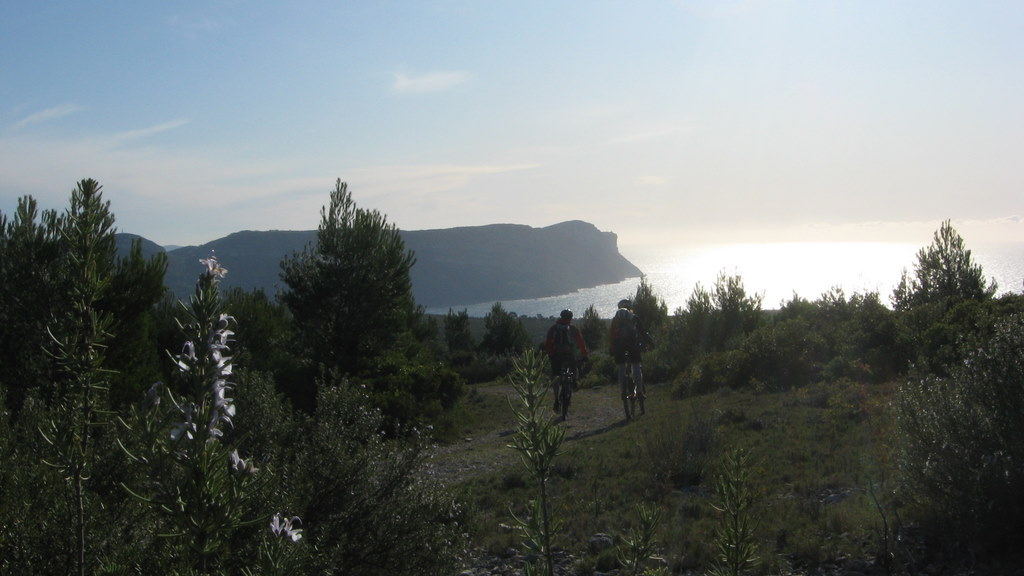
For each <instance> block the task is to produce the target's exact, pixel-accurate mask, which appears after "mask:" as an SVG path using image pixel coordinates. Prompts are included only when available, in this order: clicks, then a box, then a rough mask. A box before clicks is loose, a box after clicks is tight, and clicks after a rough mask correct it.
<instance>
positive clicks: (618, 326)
mask: <svg viewBox="0 0 1024 576" xmlns="http://www.w3.org/2000/svg"><path fill="white" fill-rule="evenodd" d="M612 323H613V324H614V325H615V342H614V343H613V344H614V346H615V349H616V350H619V351H624V350H626V349H627V348H631V347H633V346H636V345H637V330H636V316H635V315H634V314H633V313H632V312H630V311H629V310H626V309H625V308H619V309H618V310H617V311H616V312H615V316H614V317H612Z"/></svg>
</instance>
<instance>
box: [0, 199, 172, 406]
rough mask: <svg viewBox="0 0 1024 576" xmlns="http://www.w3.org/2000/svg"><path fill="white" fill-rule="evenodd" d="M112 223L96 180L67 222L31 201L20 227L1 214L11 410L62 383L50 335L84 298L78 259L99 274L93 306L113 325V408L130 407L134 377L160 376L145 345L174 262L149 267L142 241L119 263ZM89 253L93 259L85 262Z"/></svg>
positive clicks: (2, 310) (18, 217) (1, 379)
mask: <svg viewBox="0 0 1024 576" xmlns="http://www.w3.org/2000/svg"><path fill="white" fill-rule="evenodd" d="M113 223H114V216H113V214H112V213H111V212H110V203H109V202H104V201H103V198H102V187H101V186H100V185H99V183H98V182H96V181H95V180H91V179H86V180H82V181H80V182H79V183H78V184H77V186H76V188H75V190H73V191H72V193H71V199H70V206H69V208H68V210H67V212H66V213H65V214H63V215H61V216H58V214H57V212H55V211H52V210H47V211H44V212H42V213H41V214H40V213H39V211H38V208H37V204H36V201H35V200H34V199H32V198H31V197H24V198H21V199H19V201H18V207H17V209H16V211H15V213H14V216H13V220H10V221H9V220H8V219H7V217H6V216H5V215H3V214H2V213H0V323H2V324H3V326H4V330H3V331H2V332H0V350H2V352H0V363H2V364H3V366H4V370H3V371H0V385H4V386H6V387H7V388H8V390H9V391H10V393H9V394H8V405H9V406H11V407H12V408H14V409H15V410H17V409H18V407H20V406H21V403H22V401H23V399H24V397H25V395H26V394H27V393H28V391H29V390H32V389H35V388H41V387H45V386H46V385H47V383H48V382H50V381H51V380H53V378H54V377H55V375H54V371H55V370H57V367H56V366H55V365H54V363H53V362H52V361H51V360H52V356H51V354H52V353H53V351H54V350H53V348H54V345H55V342H54V341H53V340H52V339H51V338H50V336H49V335H48V332H47V330H48V328H52V326H51V324H52V322H53V320H54V319H55V318H64V317H65V316H66V313H67V312H66V311H67V310H69V309H70V308H71V307H72V306H73V302H74V301H76V299H80V296H81V294H80V293H76V290H81V289H82V288H81V287H76V286H75V278H74V277H73V276H72V274H73V271H74V267H75V264H74V263H73V262H70V261H69V259H70V258H73V257H77V258H79V259H81V258H87V259H89V260H90V261H91V262H92V265H94V266H95V267H96V268H95V270H94V271H93V272H91V273H92V274H94V275H95V277H96V279H97V280H99V281H101V282H102V283H103V287H102V288H103V289H102V291H101V292H98V293H96V294H95V299H94V302H92V304H91V306H92V307H93V308H94V309H95V310H96V311H97V312H98V313H100V314H102V315H104V316H106V317H107V318H108V321H109V322H110V323H111V325H110V326H108V328H109V330H108V332H109V335H108V337H107V338H106V341H105V343H104V355H105V356H106V367H107V368H110V369H111V372H109V373H108V374H107V375H106V380H107V384H108V386H109V387H110V388H111V394H110V395H111V398H112V401H113V403H114V405H115V406H123V405H124V402H125V401H126V400H127V399H128V398H130V397H132V396H133V394H134V393H135V392H139V389H137V388H133V386H137V384H136V383H135V382H136V381H135V380H133V379H134V378H137V377H139V378H142V377H152V376H154V375H155V374H156V373H157V371H158V368H157V366H158V356H157V354H156V353H155V350H154V349H153V348H152V347H149V346H147V347H143V348H142V349H140V348H139V345H140V344H141V343H143V342H146V343H150V344H151V343H152V341H151V339H150V336H151V334H150V333H149V329H150V323H149V319H148V309H149V307H150V306H152V305H153V303H155V302H157V301H158V300H159V299H160V297H161V294H162V291H163V273H164V270H166V267H167V260H166V258H165V257H164V256H163V255H158V256H155V257H153V258H151V259H149V260H145V259H144V258H143V257H142V252H141V247H140V244H139V243H138V241H136V242H133V245H132V248H131V251H130V253H129V256H128V257H126V258H122V259H118V258H117V256H116V247H115V246H116V245H115V239H114V234H115V232H116V230H115V229H114V228H113ZM90 226H91V227H92V228H91V230H87V228H88V227H90ZM85 232H89V233H91V234H92V238H90V239H88V240H87V241H88V242H89V243H90V245H88V246H86V245H83V244H81V242H83V241H86V240H84V239H83V237H82V234H83V233H85ZM76 238H78V240H77V241H78V242H79V244H78V245H77V246H76V245H73V242H75V241H76V240H75V239H76ZM82 250H89V251H90V252H89V254H88V255H83V254H82V253H81V251H82ZM76 253H77V254H78V256H75V254H76Z"/></svg>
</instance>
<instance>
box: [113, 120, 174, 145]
mask: <svg viewBox="0 0 1024 576" xmlns="http://www.w3.org/2000/svg"><path fill="white" fill-rule="evenodd" d="M188 122H189V121H188V120H185V119H183V118H179V119H177V120H171V121H169V122H164V123H162V124H157V125H155V126H150V127H148V128H140V129H138V130H128V131H125V132H119V133H117V134H114V135H113V136H112V137H111V140H112V141H113V142H115V143H119V142H126V141H128V140H137V139H139V138H145V137H147V136H152V135H154V134H160V133H161V132H167V131H169V130H174V129H176V128H180V127H182V126H184V125H185V124H188Z"/></svg>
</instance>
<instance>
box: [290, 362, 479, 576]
mask: <svg viewBox="0 0 1024 576" xmlns="http://www.w3.org/2000/svg"><path fill="white" fill-rule="evenodd" d="M318 390H319V394H318V398H317V411H316V414H315V415H314V416H313V417H312V418H311V419H310V420H309V421H308V422H306V423H304V424H303V425H302V426H301V432H300V436H299V440H300V441H299V442H298V443H297V444H296V445H295V446H294V447H293V450H292V453H291V457H290V458H289V459H288V460H287V461H286V462H284V463H282V464H281V465H282V466H284V467H285V468H287V469H289V470H291V471H292V472H291V473H289V474H288V475H287V476H285V477H282V482H283V483H284V486H283V489H284V491H285V492H286V493H287V494H289V496H288V499H289V501H290V502H292V503H293V506H294V509H295V510H298V511H299V512H300V515H301V517H302V519H303V527H304V528H305V529H306V531H307V535H308V540H309V545H310V546H312V547H313V548H314V549H315V550H316V551H317V553H316V554H315V555H313V556H312V557H311V558H310V560H309V563H308V565H306V570H305V573H309V574H333V573H343V574H349V575H368V576H369V575H376V574H424V575H428V576H429V575H446V574H450V573H452V571H453V569H454V568H453V564H454V561H455V560H456V559H457V558H458V557H459V555H460V554H461V553H462V551H463V549H464V548H465V541H464V537H463V533H464V527H463V519H462V516H463V514H464V512H463V510H462V508H461V506H460V505H459V504H458V502H457V501H456V500H455V499H453V498H452V497H451V495H450V494H449V493H448V492H447V491H446V490H444V489H443V487H442V486H440V485H438V484H437V483H436V482H435V481H433V480H431V479H430V477H428V476H427V475H426V474H424V465H425V461H426V458H427V456H428V453H427V440H428V439H427V437H426V436H425V435H424V434H422V433H420V432H418V431H414V430H410V431H407V432H406V433H403V434H401V435H400V438H398V439H393V440H389V439H387V438H385V437H384V436H382V435H381V434H380V433H379V430H380V429H381V427H382V426H383V422H382V419H381V418H382V417H381V414H380V412H379V411H378V410H376V409H374V408H372V407H371V406H370V405H369V403H368V401H367V397H366V395H365V393H364V392H363V391H362V389H361V388H359V387H353V386H350V385H348V384H347V383H345V382H344V381H332V382H326V383H322V384H321V385H320V386H318Z"/></svg>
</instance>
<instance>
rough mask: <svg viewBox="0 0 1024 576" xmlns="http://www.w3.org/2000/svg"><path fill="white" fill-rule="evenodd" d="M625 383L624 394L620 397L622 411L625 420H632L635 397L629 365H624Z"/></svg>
mask: <svg viewBox="0 0 1024 576" xmlns="http://www.w3.org/2000/svg"><path fill="white" fill-rule="evenodd" d="M625 378H626V381H625V382H624V383H623V384H624V386H623V387H624V388H625V390H624V392H625V394H624V395H623V397H622V409H623V410H624V411H625V412H626V420H632V419H633V415H634V414H635V413H636V397H635V396H634V395H633V390H634V386H633V373H632V371H631V370H630V367H629V364H626V376H625Z"/></svg>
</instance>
